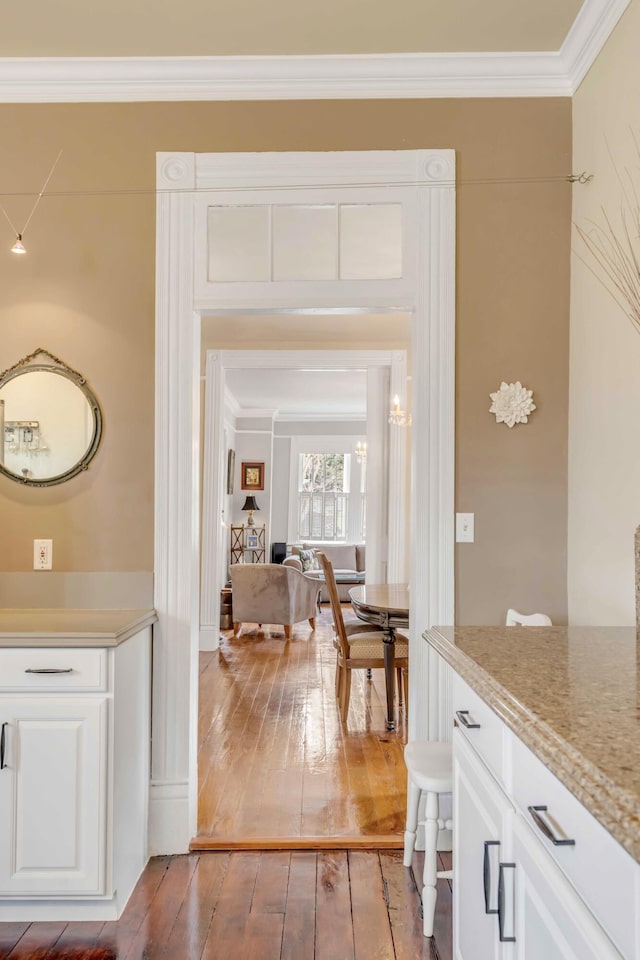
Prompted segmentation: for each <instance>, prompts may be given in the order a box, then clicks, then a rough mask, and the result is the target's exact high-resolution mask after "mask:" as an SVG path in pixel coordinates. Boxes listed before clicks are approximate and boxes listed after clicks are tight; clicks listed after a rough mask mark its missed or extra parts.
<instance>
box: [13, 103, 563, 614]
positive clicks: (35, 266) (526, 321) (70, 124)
mask: <svg viewBox="0 0 640 960" xmlns="http://www.w3.org/2000/svg"><path fill="white" fill-rule="evenodd" d="M0 125H1V129H2V131H3V142H4V144H5V145H6V148H5V149H3V151H2V152H1V153H0V189H1V190H2V191H4V192H5V194H7V193H19V192H21V191H31V190H33V189H34V188H35V189H36V190H37V189H38V188H39V186H40V184H41V182H42V180H43V179H44V175H45V174H46V171H47V168H48V166H49V164H50V162H52V161H53V159H54V157H55V155H56V153H57V151H58V149H59V148H60V147H63V148H64V155H63V158H62V160H61V163H60V166H59V169H58V171H57V172H56V176H55V179H54V181H53V182H52V185H51V186H52V189H57V190H65V191H69V192H71V193H73V195H71V196H60V197H57V198H55V199H45V200H44V201H43V202H42V204H41V207H40V209H39V210H38V212H37V215H36V217H35V218H34V221H33V223H32V226H31V228H30V230H29V231H28V233H27V236H26V238H25V240H26V242H27V246H28V248H29V255H28V256H27V257H24V258H22V259H21V260H20V261H19V262H16V258H15V257H13V256H12V255H11V254H10V253H9V249H8V248H9V246H10V241H11V236H10V231H9V228H8V227H7V228H6V239H7V242H6V246H5V245H4V244H2V243H0V290H1V293H0V324H1V326H0V329H2V339H1V345H0V361H1V364H2V367H3V368H4V366H5V362H6V365H7V366H8V365H10V364H11V363H13V362H14V361H15V360H17V359H18V358H19V357H20V356H22V355H23V354H25V353H27V352H29V351H31V350H32V349H34V348H35V347H36V346H44V347H46V348H48V349H49V350H51V351H52V352H54V353H56V354H58V355H59V356H61V357H62V358H63V359H64V360H66V361H67V362H68V363H69V364H70V365H71V366H73V367H76V368H80V369H81V370H83V372H85V373H86V375H87V377H88V379H89V381H90V382H91V384H92V386H93V388H94V389H95V391H96V393H97V395H98V397H99V399H100V401H101V403H102V406H103V409H104V413H105V437H104V442H103V445H102V447H101V449H100V451H99V452H98V455H97V457H96V460H95V462H94V464H93V465H92V467H91V469H90V470H89V472H88V473H87V474H86V475H85V476H83V477H81V478H79V479H77V480H74V481H72V482H70V483H68V484H66V485H65V486H63V487H59V488H57V489H53V490H27V489H21V488H20V487H19V486H18V485H14V484H10V483H9V482H8V481H6V480H2V478H0V480H2V483H1V484H0V519H1V520H2V530H3V549H2V551H0V569H6V570H27V569H29V566H30V563H31V540H32V539H33V538H34V537H53V539H54V556H55V566H56V567H57V569H66V570H133V569H136V570H137V569H147V570H148V569H150V568H151V566H152V563H153V505H152V486H153V464H152V448H153V297H154V230H155V225H154V200H153V195H152V192H151V191H152V190H153V186H154V178H155V152H156V151H160V150H162V151H170V150H193V151H217V150H248V151H250V150H325V149H334V150H357V149H363V150H364V149H414V148H420V147H432V148H447V147H449V148H451V147H453V148H455V149H456V151H457V162H458V171H459V176H460V177H461V179H462V184H461V187H460V190H459V194H458V282H457V287H458V349H457V396H458V405H457V434H458V435H457V465H458V470H457V501H458V508H459V509H462V510H466V511H475V513H476V528H477V539H476V543H475V544H472V545H464V546H463V547H459V548H458V561H457V577H458V618H459V620H460V622H467V623H468V622H471V621H475V622H485V623H490V622H499V621H501V620H502V618H503V617H504V613H505V610H506V607H507V606H509V605H515V606H522V607H525V608H527V609H533V608H535V609H543V610H545V611H547V612H548V613H549V614H550V615H551V616H552V617H554V619H562V618H563V617H564V616H565V613H566V579H565V571H566V410H567V382H566V381H567V377H566V374H567V351H568V342H567V337H568V288H569V283H568V259H569V258H568V248H569V224H570V192H569V188H568V187H567V186H566V185H565V184H563V183H562V182H561V181H560V180H559V179H557V180H555V181H550V182H545V180H544V178H561V177H562V176H563V175H565V174H566V173H567V172H568V170H569V169H570V167H571V161H570V154H571V107H570V103H569V102H568V101H567V100H526V101H525V100H504V101H482V100H472V101H464V100H454V101H444V100H433V101H403V102H393V101H390V102H378V101H375V102H354V103H350V102H330V103H324V102H315V103H295V102H287V103H273V104H270V103H259V104H250V103H247V104H243V103H229V104H205V103H197V104H139V105H138V104H124V105H108V104H104V105H47V106H35V105H15V106H14V105H4V106H1V107H0ZM495 179H498V180H501V179H507V180H515V181H517V182H511V183H507V184H505V183H501V182H500V183H487V182H486V181H487V180H495ZM532 179H533V180H535V181H536V182H528V181H531V180H532ZM540 179H542V181H543V182H539V180H540ZM113 191H115V192H113ZM119 191H122V192H119ZM128 191H141V192H140V193H136V192H134V193H130V192H128ZM146 191H149V192H148V193H147V192H146ZM4 203H5V206H6V207H7V209H8V210H9V213H10V215H11V216H12V218H13V219H15V220H17V221H21V220H23V219H24V218H25V217H26V214H27V211H28V207H29V202H28V201H27V200H26V198H24V197H22V198H21V197H8V196H5V199H4ZM338 340H341V341H342V342H344V339H343V338H342V337H340V338H338V337H337V336H336V337H335V340H334V339H333V336H332V342H331V344H330V343H325V346H330V345H337V343H338ZM293 342H295V345H300V341H299V339H298V333H296V334H295V339H294V341H288V343H287V345H291V344H292V343H293ZM379 344H380V341H379V340H377V341H374V342H372V343H369V342H368V341H366V340H364V341H363V342H362V344H361V345H362V346H375V345H379ZM260 345H261V344H255V346H260ZM284 345H285V343H282V344H281V346H284ZM502 379H507V380H515V379H520V380H522V382H524V383H525V384H526V385H527V386H529V387H532V388H533V389H534V390H535V394H536V395H535V399H536V402H537V403H538V406H539V409H538V411H537V412H536V414H535V415H534V417H533V419H532V420H531V422H530V424H529V425H528V426H527V427H518V428H515V429H514V430H511V431H510V430H508V429H507V428H506V427H504V426H502V425H501V426H497V425H496V424H495V421H494V420H493V418H492V417H491V416H490V415H489V413H488V406H489V402H490V401H489V397H488V394H489V391H491V390H494V389H496V388H497V387H498V385H499V383H500V381H501V380H502Z"/></svg>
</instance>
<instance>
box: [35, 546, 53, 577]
mask: <svg viewBox="0 0 640 960" xmlns="http://www.w3.org/2000/svg"><path fill="white" fill-rule="evenodd" d="M52 560H53V540H34V541H33V569H34V570H51V564H52Z"/></svg>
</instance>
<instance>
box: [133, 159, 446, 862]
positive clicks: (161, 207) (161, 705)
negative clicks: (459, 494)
mask: <svg viewBox="0 0 640 960" xmlns="http://www.w3.org/2000/svg"><path fill="white" fill-rule="evenodd" d="M157 190H158V197H157V237H156V264H157V276H156V445H155V451H156V453H155V491H156V502H155V606H156V609H157V611H158V616H159V623H158V625H157V628H156V629H155V630H154V677H153V691H154V693H153V700H154V712H153V756H152V779H151V811H150V846H151V852H152V853H178V852H186V850H187V849H188V844H189V840H190V838H191V836H192V835H193V834H194V833H195V828H196V823H197V694H198V691H197V682H198V647H199V616H198V608H199V579H200V578H199V567H200V557H199V522H198V516H199V500H200V489H199V469H200V462H199V461H200V389H199V387H200V383H199V377H200V367H199V362H200V316H201V314H202V313H204V312H207V311H221V310H225V311H233V310H234V309H238V308H243V309H245V310H251V309H255V310H278V309H287V308H299V309H309V308H310V309H318V310H321V309H322V308H324V309H336V308H338V309H339V308H347V309H349V308H371V309H372V310H373V309H374V308H388V309H397V310H408V311H412V313H413V321H412V375H413V381H412V394H413V401H412V402H413V411H412V412H413V429H412V473H413V477H412V485H411V490H412V493H411V500H412V503H411V522H410V529H411V532H412V536H411V548H410V584H411V624H412V626H411V648H410V649H411V652H410V656H411V659H412V670H411V675H410V688H411V689H410V704H411V712H410V716H409V735H410V736H412V737H415V736H422V737H429V738H431V739H440V738H442V739H444V738H446V737H447V736H448V735H449V731H448V727H449V713H450V709H449V703H450V693H449V681H448V677H447V675H446V671H445V670H444V669H441V668H440V666H439V665H438V662H437V658H435V656H433V657H432V656H431V655H430V654H429V653H428V651H427V645H426V643H425V642H424V641H423V640H422V632H423V630H424V629H425V628H426V627H427V626H430V625H433V624H451V623H453V615H454V607H453V596H454V595H453V577H454V566H453V520H454V517H453V510H454V486H453V477H454V474H453V467H454V372H455V368H454V330H455V302H454V297H455V283H454V281H455V154H454V152H453V151H451V150H435V151H429V150H416V151H384V152H382V151H379V152H378V151H376V152H361V153H358V152H353V153H299V154H292V153H281V154H273V153H272V154H270V153H264V154H206V155H195V154H193V153H174V154H158V155H157ZM243 204H244V205H252V206H254V207H255V206H260V205H264V206H268V207H269V208H270V209H271V208H273V209H275V207H277V206H278V205H281V206H283V205H285V204H288V205H291V204H293V205H296V204H299V205H305V204H306V205H312V204H325V205H326V204H337V205H340V204H343V205H345V206H349V205H381V204H391V205H400V206H401V208H402V271H401V275H399V276H395V277H393V278H388V279H373V280H371V279H337V278H334V279H329V280H326V279H325V280H314V281H305V282H300V281H292V280H270V279H268V278H266V279H264V278H263V279H262V280H261V281H260V282H255V281H250V282H247V281H241V282H235V283H229V282H214V281H212V280H210V279H209V274H210V269H209V260H208V247H207V239H208V222H209V208H210V207H220V206H235V207H238V206H242V205H243ZM350 275H351V276H354V275H357V271H352V273H351V274H350Z"/></svg>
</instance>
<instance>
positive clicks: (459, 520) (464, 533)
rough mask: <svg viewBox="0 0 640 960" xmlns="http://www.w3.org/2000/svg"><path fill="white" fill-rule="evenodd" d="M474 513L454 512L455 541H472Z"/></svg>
mask: <svg viewBox="0 0 640 960" xmlns="http://www.w3.org/2000/svg"><path fill="white" fill-rule="evenodd" d="M474 525H475V514H473V513H456V543H473V541H474Z"/></svg>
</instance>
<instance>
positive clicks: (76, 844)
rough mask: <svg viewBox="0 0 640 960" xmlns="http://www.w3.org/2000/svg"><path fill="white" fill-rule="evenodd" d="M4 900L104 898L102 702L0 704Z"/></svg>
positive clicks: (0, 886)
mask: <svg viewBox="0 0 640 960" xmlns="http://www.w3.org/2000/svg"><path fill="white" fill-rule="evenodd" d="M0 718H1V719H2V734H1V743H0V766H1V767H2V769H1V770H0V823H2V824H3V830H2V832H1V833H0V895H7V894H13V895H16V894H21V895H29V896H42V895H43V894H44V895H46V894H49V893H50V892H51V891H52V890H54V889H55V890H56V891H57V892H58V893H65V894H79V895H84V894H88V893H93V894H101V893H104V885H105V875H104V874H105V871H104V864H105V839H106V832H105V813H106V794H105V791H104V782H105V774H106V760H107V700H106V698H105V697H100V698H96V699H86V698H83V697H65V698H62V697H51V698H44V697H40V698H35V699H22V698H21V699H19V700H12V699H10V698H9V697H0Z"/></svg>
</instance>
